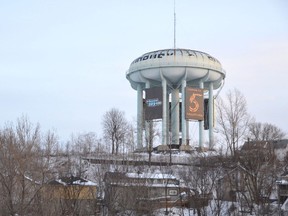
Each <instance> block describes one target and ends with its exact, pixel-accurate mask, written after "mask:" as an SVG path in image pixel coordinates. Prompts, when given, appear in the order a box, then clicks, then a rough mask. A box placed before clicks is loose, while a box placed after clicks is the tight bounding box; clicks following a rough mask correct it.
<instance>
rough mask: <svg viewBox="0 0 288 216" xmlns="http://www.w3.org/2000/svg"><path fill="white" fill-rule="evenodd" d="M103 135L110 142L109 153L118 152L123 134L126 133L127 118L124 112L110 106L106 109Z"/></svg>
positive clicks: (122, 142)
mask: <svg viewBox="0 0 288 216" xmlns="http://www.w3.org/2000/svg"><path fill="white" fill-rule="evenodd" d="M102 124H103V130H104V133H103V134H104V137H105V139H106V140H107V141H109V142H110V144H111V148H112V149H111V150H112V151H111V153H112V154H116V155H117V154H118V153H119V147H120V145H121V144H123V145H124V143H125V135H126V134H127V125H128V123H127V120H126V119H125V116H124V112H122V111H120V110H118V109H116V108H112V109H111V110H109V111H107V112H106V113H105V115H104V117H103V122H102Z"/></svg>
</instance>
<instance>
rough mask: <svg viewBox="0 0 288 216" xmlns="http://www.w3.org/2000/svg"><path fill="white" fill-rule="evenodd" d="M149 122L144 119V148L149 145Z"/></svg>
mask: <svg viewBox="0 0 288 216" xmlns="http://www.w3.org/2000/svg"><path fill="white" fill-rule="evenodd" d="M145 88H146V89H148V88H150V83H149V82H146V84H145ZM150 124H152V123H151V122H150V121H145V143H146V149H148V147H149V140H150V136H151V135H150Z"/></svg>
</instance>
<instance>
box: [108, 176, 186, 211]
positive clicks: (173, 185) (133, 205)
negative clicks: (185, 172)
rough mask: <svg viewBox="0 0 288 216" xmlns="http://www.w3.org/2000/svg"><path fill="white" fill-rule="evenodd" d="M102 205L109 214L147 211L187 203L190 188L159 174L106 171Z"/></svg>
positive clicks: (172, 178) (177, 180)
mask: <svg viewBox="0 0 288 216" xmlns="http://www.w3.org/2000/svg"><path fill="white" fill-rule="evenodd" d="M104 181H105V201H104V202H105V203H106V205H107V207H108V209H109V210H110V211H121V210H135V211H149V210H153V209H157V208H165V207H172V206H173V207H174V206H181V205H185V204H187V201H188V200H187V195H188V194H189V193H190V189H189V188H187V187H185V186H181V183H180V180H179V179H177V178H176V177H174V176H173V175H170V174H162V173H140V172H138V173H121V172H107V173H106V175H105V177H104Z"/></svg>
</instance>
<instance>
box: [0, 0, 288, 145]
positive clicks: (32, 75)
mask: <svg viewBox="0 0 288 216" xmlns="http://www.w3.org/2000/svg"><path fill="white" fill-rule="evenodd" d="M173 10H174V1H173V0H147V1H137V0H121V1H119V0H110V1H99V0H82V1H76V0H49V1H43V0H27V1H20V0H15V1H5V0H0V75H1V77H0V99H1V107H0V126H3V125H4V124H5V122H7V121H13V122H15V121H16V119H17V118H19V117H21V116H22V115H27V116H28V117H29V119H30V121H31V122H33V123H37V122H39V123H40V125H41V128H42V130H43V131H46V130H48V129H55V130H56V131H57V133H58V135H59V136H60V138H61V140H64V141H66V140H68V139H69V137H70V135H71V134H72V133H74V134H75V135H77V134H78V133H83V132H90V131H93V132H96V133H97V134H98V135H99V136H101V133H102V130H101V121H102V117H103V114H104V113H105V112H106V111H108V110H109V109H111V108H113V107H116V108H118V109H120V110H122V111H124V112H125V114H126V117H127V118H128V119H129V120H131V121H133V119H135V117H136V91H134V90H133V89H132V88H131V87H130V84H129V82H128V80H126V77H125V73H126V71H127V70H128V68H129V65H130V63H131V62H132V61H133V60H134V59H135V58H137V57H139V56H140V55H142V54H144V53H146V52H149V51H153V50H158V49H166V48H173V40H174V39H173V22H174V21H173V19H174V17H173ZM176 13H177V24H176V29H177V30H176V32H177V45H176V46H177V47H178V48H187V49H195V50H200V51H203V52H206V53H209V54H210V55H212V56H213V57H215V58H217V59H218V60H219V61H220V62H221V63H222V66H223V68H224V69H225V70H226V75H227V78H226V81H225V87H224V88H223V90H222V92H221V93H220V95H222V96H224V95H225V92H226V91H227V90H229V89H233V88H234V87H235V88H237V89H239V90H240V91H241V92H242V93H243V94H244V95H245V97H246V99H247V103H248V109H249V112H250V114H251V115H253V116H254V117H255V118H256V120H257V121H260V122H268V123H272V124H275V125H277V126H278V127H280V128H282V129H283V130H284V131H286V132H288V123H287V122H288V114H287V110H288V102H287V93H288V84H287V81H288V1H286V0H273V1H271V0H253V1H251V0H241V1H240V0H239V1H231V0H217V1H214V0H203V1H195V0H176Z"/></svg>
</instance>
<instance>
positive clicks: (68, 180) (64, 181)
mask: <svg viewBox="0 0 288 216" xmlns="http://www.w3.org/2000/svg"><path fill="white" fill-rule="evenodd" d="M49 184H61V185H64V186H67V185H81V186H97V184H96V183H94V182H92V181H89V180H86V179H83V178H81V177H75V176H71V177H62V178H59V179H55V180H53V181H50V182H49Z"/></svg>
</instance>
